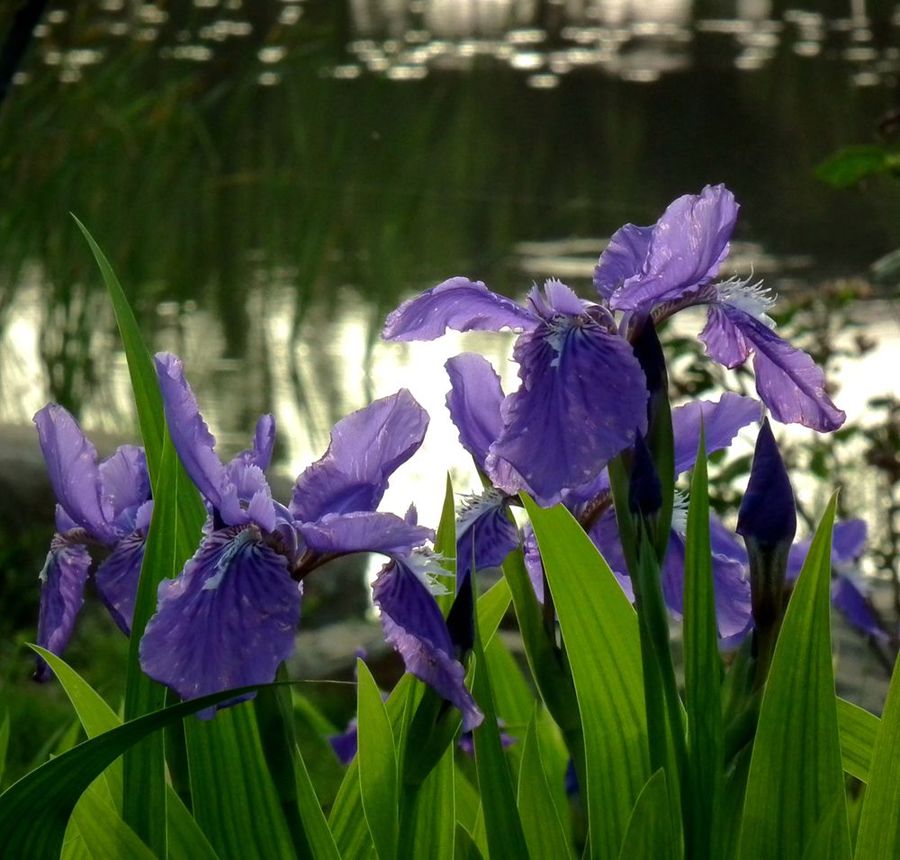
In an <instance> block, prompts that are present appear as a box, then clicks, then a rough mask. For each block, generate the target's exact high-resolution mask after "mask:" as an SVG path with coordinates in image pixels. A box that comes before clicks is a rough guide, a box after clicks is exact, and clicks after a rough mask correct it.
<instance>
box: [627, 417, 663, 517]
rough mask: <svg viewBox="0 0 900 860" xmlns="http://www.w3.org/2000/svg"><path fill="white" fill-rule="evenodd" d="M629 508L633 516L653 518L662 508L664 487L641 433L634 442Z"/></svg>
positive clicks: (629, 486) (629, 484)
mask: <svg viewBox="0 0 900 860" xmlns="http://www.w3.org/2000/svg"><path fill="white" fill-rule="evenodd" d="M628 507H629V508H630V509H631V512H632V513H633V514H637V515H638V516H641V517H651V516H653V515H654V514H656V513H657V512H658V511H659V509H660V508H661V507H662V487H661V485H660V482H659V475H658V474H657V472H656V466H655V465H654V464H653V457H652V456H651V454H650V449H649V448H648V447H647V443H646V441H644V437H643V436H641V434H640V433H638V434H637V438H636V439H635V441H634V457H633V458H632V462H631V478H630V480H629V483H628Z"/></svg>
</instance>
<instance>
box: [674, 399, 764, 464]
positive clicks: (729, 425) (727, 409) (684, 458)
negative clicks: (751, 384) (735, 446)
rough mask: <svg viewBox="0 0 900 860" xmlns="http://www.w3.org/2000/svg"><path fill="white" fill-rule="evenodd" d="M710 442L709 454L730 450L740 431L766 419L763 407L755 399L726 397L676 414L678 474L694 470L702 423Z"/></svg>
mask: <svg viewBox="0 0 900 860" xmlns="http://www.w3.org/2000/svg"><path fill="white" fill-rule="evenodd" d="M701 417H702V420H703V433H704V437H705V440H706V453H707V455H709V454H712V453H713V451H721V450H722V449H723V448H727V447H728V446H729V445H730V444H731V442H732V440H733V439H734V437H735V436H737V433H738V430H740V429H741V428H742V427H746V426H747V425H748V424H751V423H753V422H754V421H759V420H760V419H761V418H762V405H761V404H760V402H759V401H758V400H754V399H753V398H752V397H743V396H742V395H740V394H732V393H731V392H730V391H729V392H726V393H725V394H723V395H722V397H721V398H720V399H719V401H718V402H714V401H712V400H693V401H691V402H690V403H686V404H684V406H679V407H677V408H676V409H673V410H672V433H673V435H674V437H675V474H676V476H677V475H680V474H681V473H682V472H686V471H687V470H688V469H691V468H693V466H694V461H695V459H696V457H697V448H698V447H699V445H700V423H701Z"/></svg>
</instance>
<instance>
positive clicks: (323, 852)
mask: <svg viewBox="0 0 900 860" xmlns="http://www.w3.org/2000/svg"><path fill="white" fill-rule="evenodd" d="M294 772H295V773H296V775H297V802H298V805H299V807H300V817H301V818H302V820H303V829H304V832H305V833H306V838H307V839H308V840H309V847H310V848H311V849H312V856H313V857H315V858H316V860H341V855H340V854H339V853H338V850H337V845H335V844H334V837H333V836H332V835H331V830H330V829H329V828H328V821H327V820H326V819H325V813H324V812H322V807H321V806H319V798H318V797H317V796H316V789H315V786H314V785H313V783H312V780H311V779H310V776H309V771H308V770H307V769H306V763H305V762H304V760H303V756H302V755H301V754H300V752H299V750H298V752H297V761H296V764H295V766H294Z"/></svg>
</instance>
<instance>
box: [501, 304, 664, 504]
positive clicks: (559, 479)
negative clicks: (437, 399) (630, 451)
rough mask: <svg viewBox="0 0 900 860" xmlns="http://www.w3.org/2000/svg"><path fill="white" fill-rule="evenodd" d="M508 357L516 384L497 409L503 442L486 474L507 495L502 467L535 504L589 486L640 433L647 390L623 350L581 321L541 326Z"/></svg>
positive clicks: (511, 487)
mask: <svg viewBox="0 0 900 860" xmlns="http://www.w3.org/2000/svg"><path fill="white" fill-rule="evenodd" d="M514 355H515V358H516V360H517V361H518V362H519V365H520V368H519V376H520V377H521V379H522V384H521V386H520V387H519V390H518V391H516V392H515V393H514V394H511V395H510V396H509V397H507V399H506V401H505V402H504V405H503V411H504V416H503V417H504V423H505V425H506V427H505V429H504V431H503V434H502V435H501V436H500V438H499V439H498V440H497V441H496V442H495V443H494V444H493V445H492V446H491V448H490V453H489V454H488V458H487V463H486V465H487V471H488V474H489V475H490V476H491V479H492V480H493V482H494V484H495V486H497V487H499V488H500V489H502V490H505V491H506V492H508V493H516V492H518V491H519V490H520V489H522V486H521V485H516V484H514V483H512V482H510V481H508V480H505V478H504V475H503V473H502V471H501V467H502V466H503V464H504V463H506V464H508V465H509V466H511V467H512V468H513V469H514V470H515V471H516V472H517V473H518V474H519V475H520V476H521V478H522V480H523V481H524V483H525V486H526V488H528V489H530V491H531V492H532V493H533V494H534V495H535V497H536V498H537V499H538V501H539V502H540V503H541V504H554V503H555V502H557V501H559V499H560V497H561V494H562V493H563V491H565V490H566V489H570V488H574V487H580V486H582V485H584V484H586V483H588V482H589V481H592V480H593V479H594V478H596V477H597V475H598V474H599V473H600V472H601V471H602V469H603V468H604V466H606V463H607V462H608V461H609V459H610V458H612V457H614V456H615V455H616V454H618V453H619V451H621V450H622V449H623V448H626V447H628V446H629V445H630V444H631V443H632V442H633V441H634V436H635V432H636V431H640V432H645V431H646V429H647V387H646V383H645V380H644V374H643V371H642V370H641V368H640V365H639V364H638V361H637V359H636V358H635V356H634V353H633V352H632V349H631V346H630V345H629V344H628V342H627V341H626V340H625V339H624V338H621V337H618V336H617V335H612V334H609V333H608V332H606V331H605V330H604V329H602V328H601V327H600V326H598V325H596V324H594V323H592V322H590V321H585V318H579V319H576V320H572V319H570V320H566V321H561V322H560V323H559V324H558V325H546V324H545V325H542V326H541V328H539V329H537V330H535V331H534V332H530V333H528V334H525V335H523V336H522V337H520V338H519V340H518V342H517V343H516V347H515V351H514Z"/></svg>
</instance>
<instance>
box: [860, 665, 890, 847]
mask: <svg viewBox="0 0 900 860" xmlns="http://www.w3.org/2000/svg"><path fill="white" fill-rule="evenodd" d="M898 767H900V657H898V658H897V659H896V660H895V661H894V672H893V676H892V678H891V685H890V687H889V688H888V694H887V700H886V701H885V703H884V713H882V715H881V726H880V728H879V729H878V736H877V738H876V740H875V749H874V750H873V753H872V766H871V770H870V771H869V784H868V786H867V787H866V796H865V799H864V800H863V806H862V813H861V816H860V820H859V832H858V834H857V836H856V857H857V858H859V860H882V858H883V860H892V858H896V857H898V856H900V779H898V778H897V774H898Z"/></svg>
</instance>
